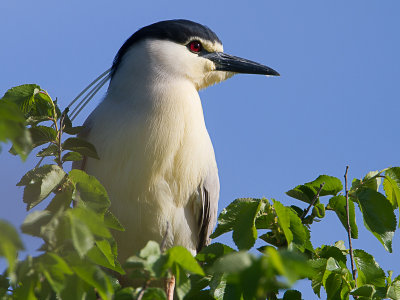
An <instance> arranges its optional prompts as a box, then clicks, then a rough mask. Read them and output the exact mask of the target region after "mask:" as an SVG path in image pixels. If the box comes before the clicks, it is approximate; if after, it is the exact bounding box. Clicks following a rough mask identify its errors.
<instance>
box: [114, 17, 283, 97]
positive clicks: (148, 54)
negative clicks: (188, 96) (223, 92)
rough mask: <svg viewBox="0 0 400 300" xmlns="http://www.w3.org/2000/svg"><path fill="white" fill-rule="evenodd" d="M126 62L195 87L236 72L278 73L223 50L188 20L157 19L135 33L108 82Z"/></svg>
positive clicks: (214, 38)
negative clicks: (185, 80) (182, 80)
mask: <svg viewBox="0 0 400 300" xmlns="http://www.w3.org/2000/svg"><path fill="white" fill-rule="evenodd" d="M130 64H131V67H132V69H131V70H130V71H131V72H144V70H143V69H144V68H150V69H151V70H152V71H155V73H156V74H157V76H160V77H163V76H164V77H170V78H173V79H181V78H184V79H187V80H189V81H191V82H192V83H193V84H194V86H195V87H196V89H197V90H200V89H203V88H206V87H208V86H210V85H213V84H216V83H218V82H221V81H223V80H225V79H227V78H229V77H232V76H233V75H234V74H236V73H247V74H262V75H272V76H279V73H278V72H276V71H275V70H273V69H271V68H269V67H267V66H264V65H262V64H259V63H256V62H253V61H250V60H247V59H243V58H240V57H236V56H232V55H229V54H226V53H224V52H223V47H222V43H221V41H220V39H219V38H218V36H217V35H216V34H215V33H214V32H213V31H212V30H210V29H209V28H208V27H206V26H203V25H201V24H198V23H195V22H192V21H188V20H169V21H161V22H158V23H155V24H152V25H149V26H146V27H143V28H141V29H140V30H138V31H137V32H135V33H134V34H133V35H132V36H131V37H130V38H129V39H128V40H127V41H126V42H125V43H124V45H123V46H122V47H121V49H120V50H119V51H118V53H117V55H116V57H115V59H114V63H113V67H112V71H111V76H112V77H111V81H113V79H114V78H115V77H116V76H118V73H119V71H120V70H121V69H125V68H129V67H130V66H129V65H130ZM125 71H126V69H125ZM121 73H122V72H121ZM152 74H153V75H154V72H152Z"/></svg>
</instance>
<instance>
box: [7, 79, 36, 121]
mask: <svg viewBox="0 0 400 300" xmlns="http://www.w3.org/2000/svg"><path fill="white" fill-rule="evenodd" d="M39 91H40V86H38V85H37V84H24V85H20V86H16V87H13V88H11V89H9V90H8V91H7V92H6V93H5V94H4V96H3V98H2V100H7V101H10V102H13V103H14V104H16V105H18V107H19V108H20V109H21V110H22V112H23V113H24V114H29V112H30V111H31V110H34V108H35V107H34V101H35V100H34V96H35V94H36V93H38V92H39Z"/></svg>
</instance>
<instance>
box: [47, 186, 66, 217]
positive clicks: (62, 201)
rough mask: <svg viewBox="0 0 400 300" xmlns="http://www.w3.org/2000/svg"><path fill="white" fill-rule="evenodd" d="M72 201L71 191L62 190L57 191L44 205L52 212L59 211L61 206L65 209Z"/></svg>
mask: <svg viewBox="0 0 400 300" xmlns="http://www.w3.org/2000/svg"><path fill="white" fill-rule="evenodd" d="M71 201H72V191H70V190H63V191H62V192H58V193H57V194H56V195H55V196H54V198H53V199H52V200H51V201H50V203H49V205H48V206H47V207H46V210H48V211H51V212H53V213H55V212H57V211H59V210H60V209H61V208H62V209H63V210H66V209H67V208H69V207H70V206H71Z"/></svg>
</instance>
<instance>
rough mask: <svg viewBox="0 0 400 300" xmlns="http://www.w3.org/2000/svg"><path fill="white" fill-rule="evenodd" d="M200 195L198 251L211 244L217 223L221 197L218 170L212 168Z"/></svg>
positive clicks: (202, 185)
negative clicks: (211, 236) (211, 237)
mask: <svg viewBox="0 0 400 300" xmlns="http://www.w3.org/2000/svg"><path fill="white" fill-rule="evenodd" d="M199 196H200V198H201V199H200V200H201V204H202V210H201V213H200V218H199V240H198V243H197V252H199V251H200V250H201V248H203V247H204V246H207V245H208V244H210V242H211V239H210V234H211V233H212V231H213V229H214V226H215V224H216V223H217V211H218V199H219V178H218V170H217V169H216V168H215V170H212V171H211V172H209V174H208V176H207V177H206V178H205V179H204V181H203V183H202V184H201V185H200V186H199Z"/></svg>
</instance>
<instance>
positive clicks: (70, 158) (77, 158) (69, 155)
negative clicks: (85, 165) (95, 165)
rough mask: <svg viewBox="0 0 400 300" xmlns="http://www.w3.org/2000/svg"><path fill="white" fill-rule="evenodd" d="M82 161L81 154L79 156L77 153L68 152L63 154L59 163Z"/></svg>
mask: <svg viewBox="0 0 400 300" xmlns="http://www.w3.org/2000/svg"><path fill="white" fill-rule="evenodd" d="M82 159H83V156H82V154H80V153H78V152H68V153H66V154H64V156H63V157H62V159H61V161H63V162H65V161H80V160H82Z"/></svg>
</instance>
